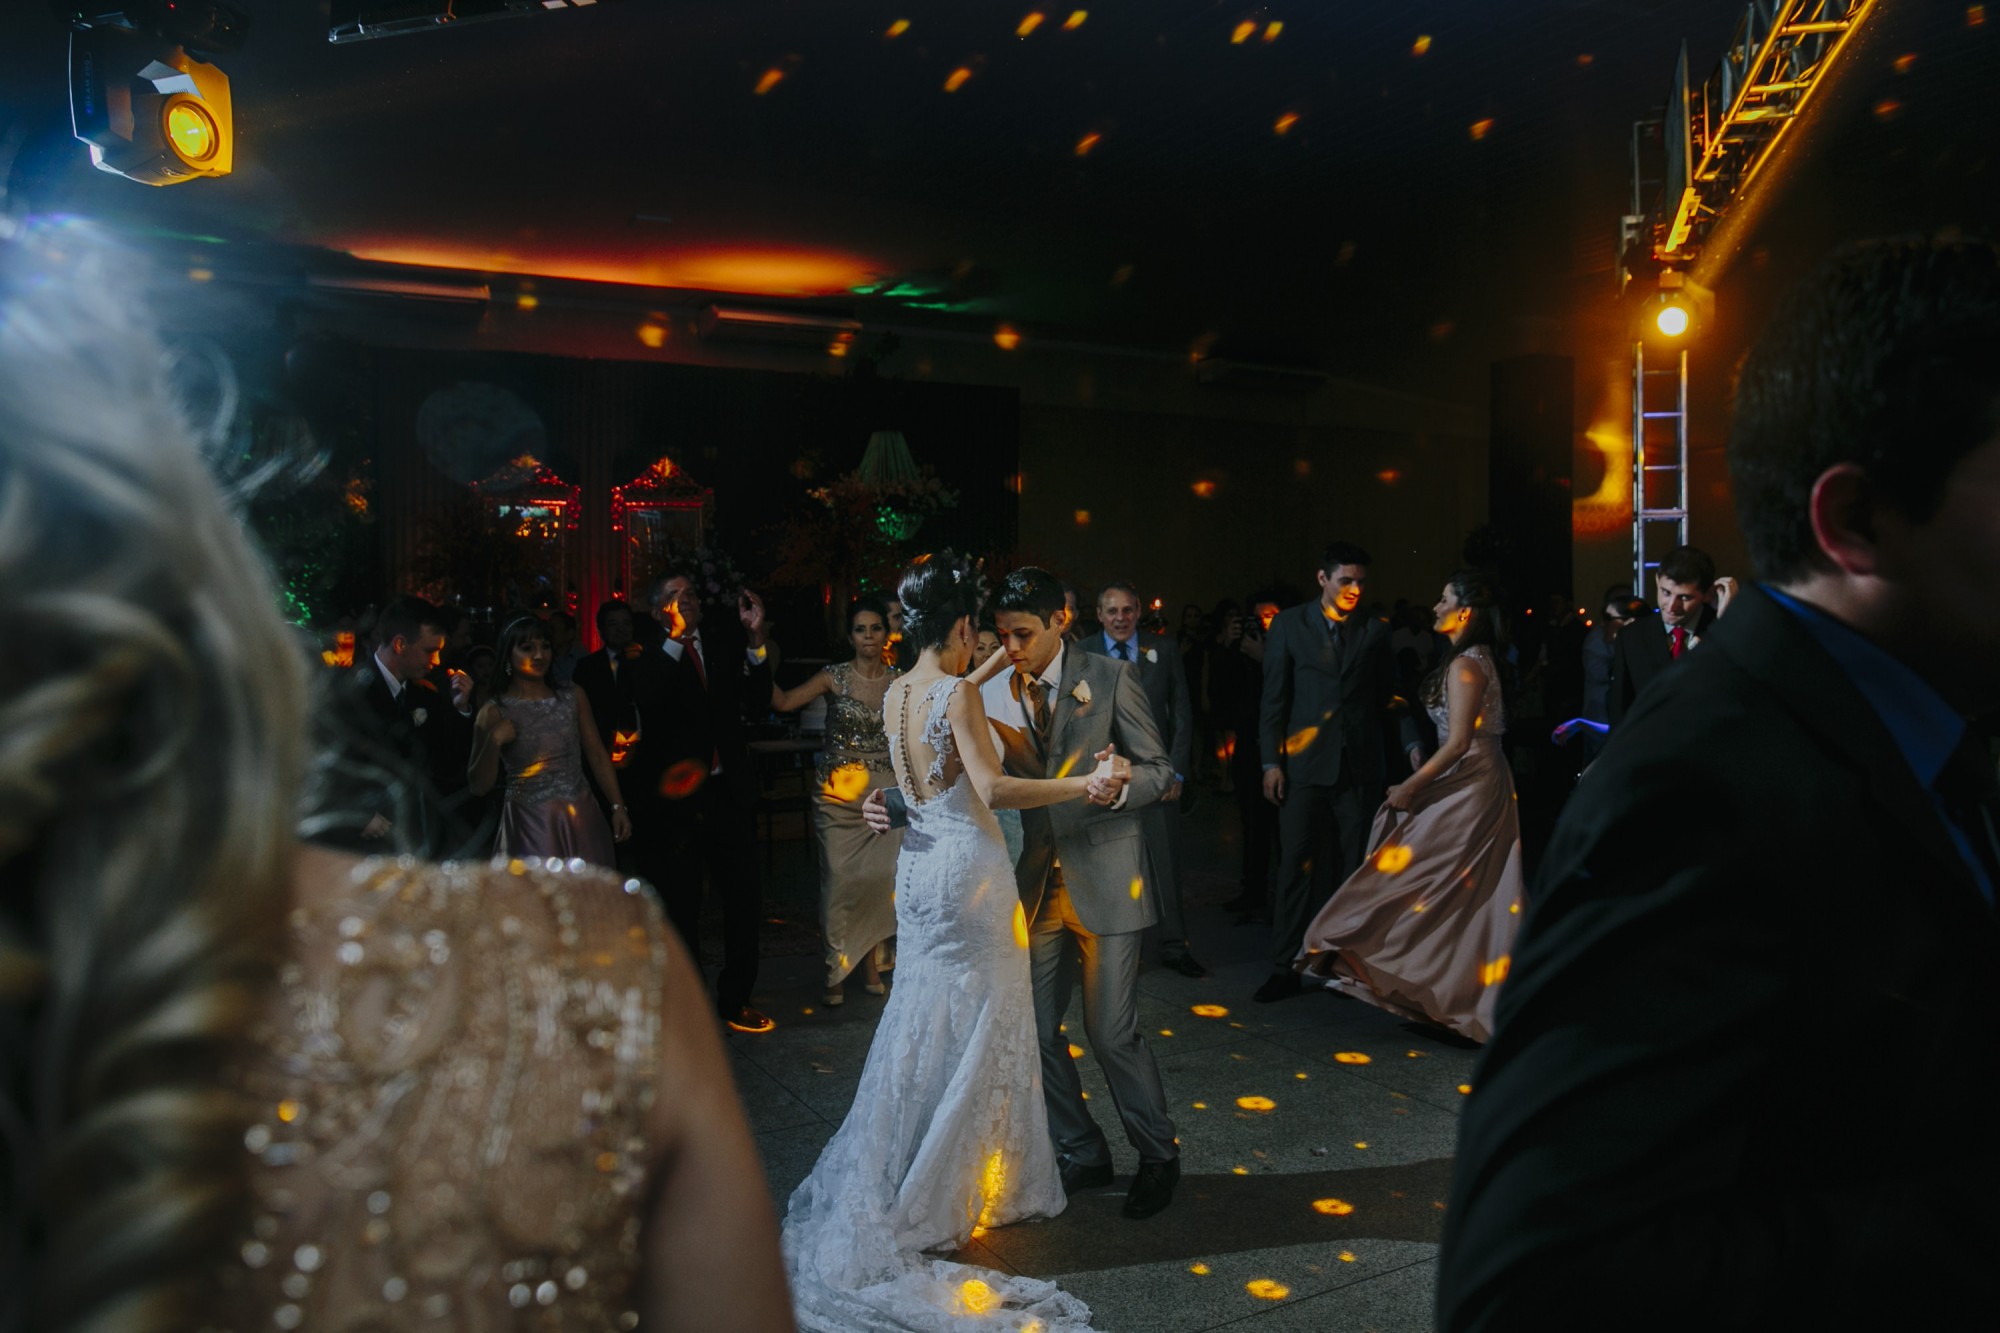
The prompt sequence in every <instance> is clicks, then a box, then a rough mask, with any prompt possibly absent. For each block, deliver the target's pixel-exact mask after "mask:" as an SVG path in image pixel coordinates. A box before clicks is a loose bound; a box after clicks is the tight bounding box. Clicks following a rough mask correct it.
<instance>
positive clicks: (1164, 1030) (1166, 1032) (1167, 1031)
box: [1160, 1028, 1174, 1037]
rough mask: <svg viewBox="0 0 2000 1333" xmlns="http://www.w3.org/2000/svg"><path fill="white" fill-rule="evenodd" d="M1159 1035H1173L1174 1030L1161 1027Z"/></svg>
mask: <svg viewBox="0 0 2000 1333" xmlns="http://www.w3.org/2000/svg"><path fill="white" fill-rule="evenodd" d="M1160 1035H1161V1036H1162V1037H1171V1036H1173V1035H1174V1030H1173V1029H1172V1028H1161V1029H1160Z"/></svg>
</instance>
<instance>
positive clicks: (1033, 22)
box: [1014, 10, 1046, 37]
mask: <svg viewBox="0 0 2000 1333" xmlns="http://www.w3.org/2000/svg"><path fill="white" fill-rule="evenodd" d="M1045 17H1046V15H1044V14H1043V13H1042V12H1041V11H1040V10H1036V11H1035V12H1034V13H1032V14H1030V15H1028V16H1027V17H1026V18H1024V19H1022V20H1021V23H1020V26H1019V27H1017V28H1015V29H1014V35H1015V36H1016V37H1026V36H1027V35H1028V34H1029V33H1032V32H1033V31H1034V30H1035V29H1037V28H1039V27H1041V26H1042V19H1043V18H1045Z"/></svg>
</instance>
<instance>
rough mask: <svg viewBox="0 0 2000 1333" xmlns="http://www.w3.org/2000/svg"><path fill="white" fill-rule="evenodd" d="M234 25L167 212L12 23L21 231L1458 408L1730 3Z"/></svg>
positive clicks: (685, 5) (624, 8)
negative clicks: (149, 232) (430, 269)
mask: <svg viewBox="0 0 2000 1333" xmlns="http://www.w3.org/2000/svg"><path fill="white" fill-rule="evenodd" d="M241 2H242V4H243V7H245V8H247V9H249V11H250V12H251V14H252V16H253V21H254V27H253V29H252V32H251V39H250V42H249V45H248V46H247V47H246V49H244V50H243V51H241V52H239V53H236V54H233V55H228V56H224V57H220V58H219V59H218V63H219V64H220V65H221V66H222V67H223V68H224V69H225V71H226V72H227V73H228V74H229V76H230V79H231V81H232V85H233V89H234V95H235V108H236V123H237V132H238V153H237V170H236V172H235V174H234V175H232V176H230V177H227V178H224V179H221V180H213V181H196V182H193V183H190V184H186V185H180V186H175V187H171V188H167V189H157V190H156V189H148V188H146V187H142V186H139V185H135V184H132V183H130V182H126V181H123V180H119V179H116V178H113V177H109V176H105V175H103V174H101V173H96V172H93V171H92V170H90V168H89V166H88V163H87V161H86V159H85V155H84V151H83V149H82V147H81V146H80V145H78V144H76V143H75V142H73V141H72V140H70V139H69V137H68V135H67V123H66V120H67V114H66V109H65V93H64V67H65V59H64V45H65V41H66V38H65V35H64V32H63V30H62V29H61V27H60V25H59V24H58V23H57V22H56V21H55V20H54V19H53V18H52V17H51V16H50V14H49V12H48V11H47V9H46V7H44V6H42V5H40V4H38V3H28V2H27V0H11V3H9V4H8V5H7V7H6V14H5V16H4V17H0V126H4V125H6V124H7V123H8V122H10V121H11V123H12V125H13V128H14V131H15V138H14V141H13V146H14V148H15V149H16V150H17V151H16V157H15V161H14V163H13V167H12V173H11V175H12V183H13V187H14V190H13V199H12V201H11V202H12V203H13V204H14V205H15V206H17V207H19V206H27V207H31V208H37V209H62V210H65V211H71V212H78V213H84V214H89V215H93V216H102V217H108V218H113V219H116V220H119V221H122V222H124V223H127V224H130V225H134V226H138V227H142V228H147V229H153V230H159V231H166V232H178V233H191V234H201V235H211V236H220V237H225V238H232V239H238V238H240V239H244V240H262V241H281V242H285V243H290V244H300V245H306V246H315V247H328V248H332V249H336V250H346V251H352V252H354V253H357V254H360V255H365V256H372V257H375V258H381V259H390V260H398V261H405V262H413V263H423V264H433V265H444V266H452V267H463V268H470V269H479V270H485V271H504V272H516V273H531V274H541V275H549V276H570V277H582V278H594V279H604V280H609V281H615V282H623V283H639V284H647V285H656V286H663V287H676V288H700V289H717V290H735V291H744V292H752V293H758V294H762V295H766V296H791V297H816V298H828V297H835V298H840V300H842V301H844V302H845V303H847V304H848V305H851V306H855V307H857V308H861V309H867V310H877V311H879V310H882V309H884V308H885V307H890V306H893V307H895V308H896V309H897V311H898V313H899V317H902V318H906V319H908V320H917V321H921V320H924V319H935V320H939V321H947V322H959V323H965V324H968V325H969V324H977V323H983V324H987V325H997V324H998V323H1000V322H1002V321H1005V322H1007V323H1010V324H1012V325H1014V326H1016V327H1018V328H1020V329H1022V330H1023V331H1024V332H1025V333H1026V334H1027V336H1030V337H1038V336H1039V337H1050V338H1066V339H1072V340H1080V341H1088V342H1097V343H1110V344H1118V345H1123V346H1136V347H1147V348H1155V349H1187V348H1191V347H1195V346H1204V347H1216V348H1220V349H1226V350H1228V351H1230V352H1232V353H1234V354H1236V355H1239V356H1242V357H1245V358H1247V359H1252V360H1265V361H1279V362H1288V363H1299V364H1306V365H1312V366H1318V367H1322V368H1325V369H1329V370H1332V371H1335V372H1336V373H1340V374H1344V375H1350V376H1354V377H1358V378H1364V379H1371V380H1375V381H1378V382H1382V383H1388V384H1397V385H1402V386H1406V387H1411V388H1420V389H1424V390H1427V391H1431V392H1441V393H1444V394H1445V395H1447V396H1451V397H1455V398H1458V399H1460V400H1463V401H1476V400H1477V399H1478V398H1479V397H1481V396H1483V388H1484V381H1483V370H1484V366H1485V363H1486V361H1487V360H1488V359H1490V358H1491V357H1492V356H1494V355H1499V354H1503V353H1505V352H1508V351H1513V350H1520V349H1521V348H1522V347H1523V346H1524V345H1525V344H1527V343H1533V342H1535V341H1536V338H1535V336H1534V330H1537V329H1549V328H1556V329H1560V328H1563V327H1565V326H1567V325H1569V324H1571V323H1573V322H1574V321H1573V318H1572V317H1573V312H1574V310H1575V308H1576V306H1577V304H1578V302H1579V301H1580V300H1581V299H1582V297H1581V293H1583V292H1585V291H1586V290H1588V291H1591V292H1596V291H1598V290H1599V287H1600V285H1601V287H1602V290H1603V291H1606V292H1608V290H1609V282H1610V279H1609V276H1608V272H1607V270H1608V269H1609V267H1610V263H1611V251H1612V236H1613V234H1614V232H1615V227H1616V221H1617V217H1618V214H1620V213H1621V212H1623V211H1624V210H1625V207H1626V194H1627V191H1628V189H1629V164H1628V158H1627V153H1628V146H1629V141H1630V133H1631V123H1632V121H1633V120H1634V119H1635V118H1636V117H1640V116H1644V115H1648V114H1652V113H1654V112H1655V111H1656V110H1657V108H1658V107H1659V105H1660V103H1661V101H1662V100H1663V97H1664V94H1665V92H1666V89H1667V85H1668V82H1669V79H1670V77H1671V75H1672V72H1673V65H1674V59H1675V55H1676V52H1677V50H1678V48H1679V45H1680V42H1681V41H1682V40H1683V38H1685V39H1687V40H1688V42H1689V45H1690V50H1691V55H1692V61H1693V66H1694V68H1695V70H1696V72H1697V76H1699V74H1700V73H1702V72H1705V71H1706V70H1707V69H1708V68H1709V67H1710V66H1711V65H1712V64H1713V63H1714V61H1715V59H1716V56H1717V53H1718V52H1719V51H1720V49H1721V48H1722V46H1723V43H1724V42H1725V40H1726V39H1727V38H1728V36H1729V33H1730V30H1731V28H1732V27H1733V25H1734V23H1735V21H1736V19H1737V18H1738V17H1739V16H1740V14H1741V13H1742V10H1743V5H1742V3H1741V2H1740V0H1622V2H1621V0H1452V2H1449V3H1447V2H1444V0H1289V2H1286V3H1274V4H1265V5H1255V4H1247V3H1241V2H1240V0H1236V2H1218V0H1088V2H1089V5H1090V7H1089V8H1088V10H1087V11H1084V10H1078V9H1074V8H1072V7H1070V6H1068V5H1063V6H1043V7H1039V9H1038V7H1037V6H1036V5H1034V4H1032V3H1030V0H1009V2H1008V3H1006V4H997V3H990V2H989V0H951V2H950V3H946V0H767V2H766V3H755V4H753V3H747V2H746V0H620V2H619V3H607V4H600V5H596V6H593V7H591V8H587V9H573V10H565V11H562V12H549V13H543V14H535V15H532V16H528V17H524V18H520V19H514V20H508V21H501V22H493V23H485V24H477V25H471V24H468V25H461V26H459V27H457V28H448V29H443V30H438V31H434V32H429V33H423V34H418V35H407V36H399V37H394V38H389V39H386V40H380V41H372V42H361V43H356V44H342V45H330V44H329V43H328V42H327V41H326V25H327V17H326V13H327V11H326V7H325V5H323V4H321V5H303V4H295V3H279V2H278V0H241ZM1922 5H1923V0H1882V5H1881V8H1883V9H1887V8H1890V7H1894V6H1901V7H1905V8H1908V7H1922ZM1942 8H1946V9H1950V10H1951V11H1952V12H1953V13H1957V12H1960V11H1962V10H1963V9H1964V7H1963V6H1956V5H1953V6H1944V7H1942ZM1035 12H1040V13H1042V14H1043V15H1044V17H1043V18H1042V20H1041V21H1040V22H1039V24H1038V25H1034V26H1032V30H1030V31H1028V32H1027V33H1026V35H1020V32H1021V30H1022V29H1023V28H1024V27H1028V26H1029V25H1028V24H1027V23H1026V20H1027V18H1028V16H1029V15H1030V14H1031V13H1035ZM1075 14H1082V15H1083V17H1081V18H1080V19H1077V20H1072V15H1075ZM898 20H906V21H907V27H906V28H903V29H901V30H900V31H898V30H897V28H896V24H897V21H898ZM1072 22H1073V23H1074V26H1072ZM1995 22H1996V24H2000V13H1996V16H1995ZM1239 35H1240V36H1241V37H1242V40H1240V41H1239V40H1234V39H1235V38H1237V37H1238V36H1239ZM1987 46H1988V47H1990V46H1991V43H1987ZM956 71H963V73H962V75H961V76H960V77H954V73H955V72H956ZM1967 132H1968V133H1972V134H1977V135H1980V136H1983V135H1985V134H1986V133H1987V131H1986V130H1983V129H1982V130H1968V131H1967ZM1524 330H1526V331H1527V332H1526V333H1524ZM1550 350H1561V349H1560V348H1551V349H1550Z"/></svg>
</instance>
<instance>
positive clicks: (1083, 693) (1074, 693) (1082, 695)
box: [1069, 680, 1090, 707]
mask: <svg viewBox="0 0 2000 1333" xmlns="http://www.w3.org/2000/svg"><path fill="white" fill-rule="evenodd" d="M1069 697H1070V698H1072V699H1074V700H1076V701H1077V702H1078V703H1080V704H1083V705H1084V706H1085V707H1088V706H1089V704H1090V682H1089V681H1087V680H1080V681H1078V682H1077V683H1076V688H1075V689H1073V690H1071V691H1070V692H1069Z"/></svg>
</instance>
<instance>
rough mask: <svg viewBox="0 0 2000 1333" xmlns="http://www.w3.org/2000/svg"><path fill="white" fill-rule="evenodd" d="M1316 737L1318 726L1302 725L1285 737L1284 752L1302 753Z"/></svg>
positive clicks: (1309, 747) (1310, 745) (1317, 736)
mask: <svg viewBox="0 0 2000 1333" xmlns="http://www.w3.org/2000/svg"><path fill="white" fill-rule="evenodd" d="M1318 739H1319V728H1318V727H1303V728H1301V729H1300V730H1298V731H1295V732H1293V733H1292V734H1291V735H1289V736H1287V737H1285V746H1284V749H1285V753H1286V754H1288V755H1290V754H1303V753H1304V752H1305V751H1307V750H1309V749H1311V748H1312V743H1313V742H1314V741H1316V740H1318Z"/></svg>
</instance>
